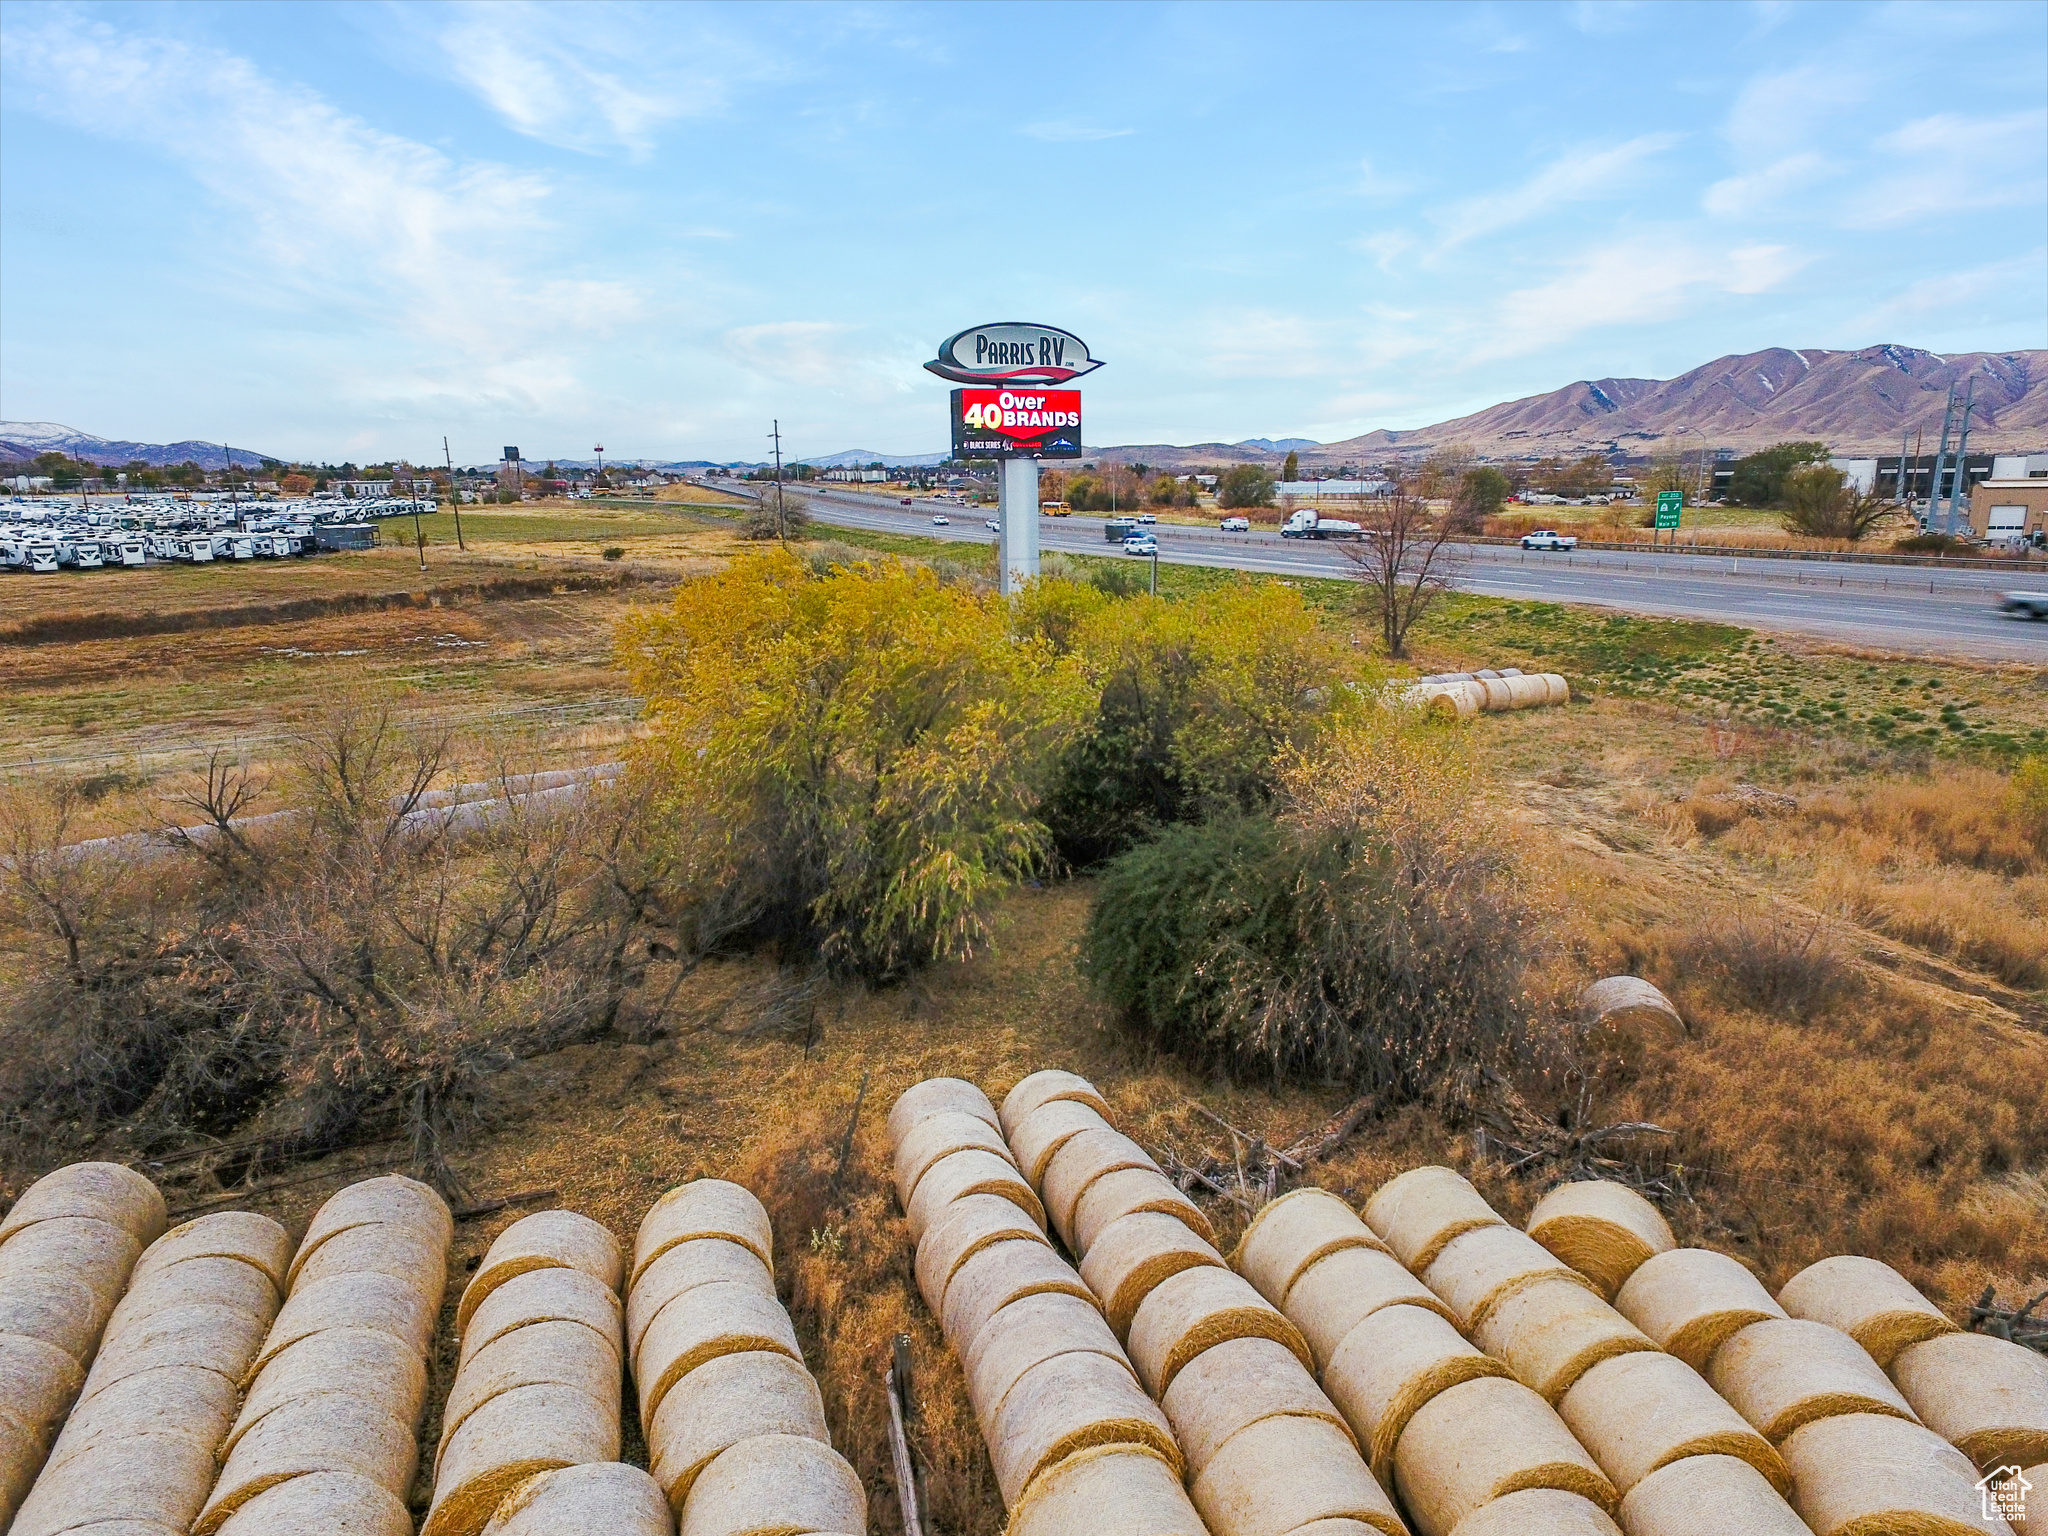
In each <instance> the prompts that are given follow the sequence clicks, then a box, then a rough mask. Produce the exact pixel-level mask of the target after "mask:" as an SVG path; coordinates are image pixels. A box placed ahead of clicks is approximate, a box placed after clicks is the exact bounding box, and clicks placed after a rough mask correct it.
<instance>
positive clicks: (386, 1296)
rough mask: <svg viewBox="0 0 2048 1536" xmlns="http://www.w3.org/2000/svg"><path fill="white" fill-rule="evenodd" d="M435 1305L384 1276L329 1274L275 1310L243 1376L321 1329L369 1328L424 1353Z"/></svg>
mask: <svg viewBox="0 0 2048 1536" xmlns="http://www.w3.org/2000/svg"><path fill="white" fill-rule="evenodd" d="M440 1310H441V1308H440V1298H439V1297H432V1298H429V1297H426V1296H422V1295H421V1294H420V1293H419V1292H418V1291H416V1290H414V1289H413V1288H412V1287H411V1286H409V1285H407V1284H406V1283H405V1282H404V1281H403V1280H398V1279H395V1278H393V1277H392V1276H390V1275H379V1274H358V1275H334V1276H331V1277H330V1278H328V1279H325V1280H322V1281H320V1282H319V1283H318V1284H316V1285H308V1286H302V1287H298V1288H295V1289H294V1290H293V1291H292V1294H291V1295H290V1296H289V1297H287V1298H286V1299H285V1304H284V1305H283V1306H282V1307H281V1308H279V1309H278V1314H277V1321H276V1322H274V1323H272V1324H271V1325H270V1332H269V1333H268V1334H267V1335H265V1336H264V1340H263V1347H262V1348H261V1349H260V1350H258V1351H257V1352H256V1357H255V1359H253V1360H251V1361H250V1362H249V1369H248V1371H247V1373H246V1374H245V1375H244V1377H243V1379H244V1380H245V1381H247V1380H253V1379H254V1378H255V1376H256V1374H257V1372H259V1371H261V1370H262V1369H263V1367H264V1366H265V1365H267V1364H268V1363H269V1362H270V1361H271V1360H273V1359H274V1358H276V1356H277V1355H278V1354H279V1353H280V1352H281V1351H283V1350H286V1349H289V1348H290V1347H291V1346H292V1345H294V1344H296V1343H298V1341H299V1340H300V1339H303V1338H308V1337H310V1336H311V1335H313V1334H316V1333H318V1332H320V1331H321V1330H322V1329H323V1328H374V1329H376V1330H377V1331H378V1332H379V1333H388V1334H390V1335H391V1336H392V1337H393V1338H394V1339H397V1340H398V1341H399V1342H400V1343H401V1344H404V1345H405V1346H406V1347H407V1348H408V1349H410V1350H411V1351H412V1352H413V1353H414V1354H416V1355H420V1356H424V1355H425V1354H426V1352H427V1346H428V1345H429V1344H430V1343H432V1342H433V1338H434V1320H435V1318H436V1316H437V1315H438V1314H439V1312H440Z"/></svg>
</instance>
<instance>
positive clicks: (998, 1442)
mask: <svg viewBox="0 0 2048 1536" xmlns="http://www.w3.org/2000/svg"><path fill="white" fill-rule="evenodd" d="M984 1438H985V1439H986V1440H987V1441H988V1449H989V1459H990V1460H991V1461H992V1462H993V1463H994V1464H995V1473H996V1484H997V1486H998V1487H999V1488H1000V1489H1001V1490H1002V1494H1003V1503H1004V1504H1005V1505H1006V1506H1009V1507H1014V1506H1015V1505H1016V1503H1017V1501H1018V1499H1019V1498H1020V1497H1021V1496H1022V1494H1023V1492H1024V1489H1025V1487H1026V1485H1028V1484H1029V1483H1030V1482H1031V1480H1032V1479H1033V1478H1034V1477H1036V1476H1037V1475H1038V1474H1039V1473H1041V1472H1043V1471H1044V1470H1045V1469H1046V1468H1047V1467H1050V1466H1052V1465H1054V1464H1055V1463H1057V1462H1059V1461H1061V1460H1063V1459H1064V1458H1066V1457H1068V1456H1071V1455H1072V1454H1073V1453H1074V1452H1076V1451H1080V1450H1086V1449H1087V1448H1088V1447H1089V1446H1091V1445H1142V1446H1147V1447H1149V1448H1150V1449H1152V1450H1155V1451H1157V1452H1158V1453H1159V1454H1160V1455H1162V1456H1165V1457H1167V1458H1168V1459H1169V1460H1170V1461H1171V1463H1172V1464H1173V1466H1174V1468H1175V1469H1176V1470H1178V1469H1179V1467H1180V1465H1181V1462H1180V1450H1179V1447H1178V1446H1176V1445H1175V1444H1174V1439H1173V1431H1172V1429H1171V1428H1169V1427H1168V1425H1167V1422H1166V1415H1165V1414H1163V1413H1161V1412H1160V1411H1159V1407H1158V1405H1157V1404H1156V1403H1154V1402H1153V1401H1152V1399H1151V1398H1149V1397H1147V1396H1146V1395H1145V1394H1144V1393H1143V1392H1142V1391H1140V1390H1139V1387H1138V1384H1137V1382H1135V1381H1133V1380H1132V1379H1131V1373H1130V1371H1129V1370H1128V1369H1127V1368H1126V1367H1125V1366H1123V1365H1122V1364H1120V1363H1119V1362H1117V1361H1115V1360H1111V1359H1109V1358H1107V1357H1106V1356H1103V1355H1098V1354H1094V1353H1091V1352H1089V1351H1085V1350H1080V1351H1072V1352H1069V1353H1067V1354H1063V1355H1054V1356H1053V1357H1052V1358H1051V1359H1049V1360H1042V1361H1040V1362H1039V1363H1038V1364H1037V1365H1034V1366H1033V1367H1032V1368H1031V1369H1030V1370H1028V1371H1026V1372H1025V1373H1024V1374H1023V1375H1022V1376H1019V1377H1018V1378H1017V1380H1016V1383H1015V1384H1014V1385H1013V1386H1012V1387H1011V1388H1010V1390H1009V1392H1008V1393H1007V1394H1006V1395H1005V1396H1004V1398H1003V1401H1002V1404H1001V1406H1000V1407H999V1408H998V1409H997V1410H996V1416H995V1418H994V1420H993V1421H992V1422H990V1423H989V1424H988V1425H987V1426H986V1429H985V1431H984Z"/></svg>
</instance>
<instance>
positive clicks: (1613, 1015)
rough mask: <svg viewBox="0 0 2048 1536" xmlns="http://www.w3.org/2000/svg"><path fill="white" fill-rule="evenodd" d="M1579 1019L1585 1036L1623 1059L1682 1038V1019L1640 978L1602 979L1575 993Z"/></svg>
mask: <svg viewBox="0 0 2048 1536" xmlns="http://www.w3.org/2000/svg"><path fill="white" fill-rule="evenodd" d="M1579 1019H1580V1022H1581V1023H1582V1024H1583V1025H1584V1027H1585V1030H1586V1033H1587V1034H1588V1035H1589V1036H1591V1037H1593V1038H1594V1039H1596V1040H1599V1041H1600V1042H1602V1043H1603V1044H1604V1045H1605V1046H1606V1047H1607V1048H1608V1049H1609V1050H1611V1051H1614V1052H1616V1053H1617V1054H1619V1055H1620V1056H1622V1057H1623V1058H1624V1059H1632V1058H1634V1057H1636V1056H1638V1055H1640V1054H1641V1053H1642V1051H1643V1049H1644V1048H1645V1047H1646V1046H1648V1045H1651V1044H1653V1043H1655V1044H1661V1045H1674V1044H1676V1043H1677V1042H1679V1041H1681V1040H1683V1039H1684V1038H1685V1036H1686V1028H1685V1020H1684V1019H1683V1018H1682V1017H1680V1016H1679V1012H1678V1010H1677V1009H1676V1008H1675V1007H1673V1006H1672V1003H1671V999H1670V998H1668V997H1666V996H1665V995H1664V994H1663V993H1662V992H1660V991H1658V990H1657V988H1656V987H1655V986H1653V985H1652V984H1651V983H1649V982H1647V981H1645V980H1643V978H1642V977H1640V976H1603V977H1601V978H1600V980H1598V981H1595V982H1589V983H1588V984H1587V986H1586V988H1585V989H1584V990H1583V991H1582V992H1580V993H1579Z"/></svg>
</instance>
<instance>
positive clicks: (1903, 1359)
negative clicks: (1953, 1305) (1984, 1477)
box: [1892, 1333, 2048, 1501]
mask: <svg viewBox="0 0 2048 1536" xmlns="http://www.w3.org/2000/svg"><path fill="white" fill-rule="evenodd" d="M1892 1379H1893V1380H1894V1381H1896V1382H1897V1383H1898V1386H1899V1390H1900V1391H1901V1392H1902V1393H1904V1394H1905V1398H1906V1401H1907V1402H1908V1403H1910V1404H1912V1406H1913V1411H1914V1412H1915V1413H1917V1414H1918V1415H1919V1416H1920V1422H1921V1423H1923V1424H1925V1425H1926V1426H1927V1427H1928V1428H1929V1429H1931V1430H1933V1431H1934V1432H1935V1433H1936V1434H1937V1435H1939V1436H1941V1438H1942V1439H1944V1440H1946V1441H1948V1443H1949V1444H1950V1445H1953V1446H1954V1447H1955V1448H1956V1449H1957V1450H1959V1451H1961V1452H1962V1453H1963V1454H1964V1455H1965V1456H1967V1457H1969V1458H1970V1460H1972V1461H1973V1462H1975V1463H1976V1464H1977V1465H1978V1466H1980V1467H1986V1468H1989V1467H1996V1466H2018V1467H2025V1466H2031V1465H2032V1464H2033V1463H2035V1462H2038V1461H2048V1358H2043V1357H2042V1356H2041V1355H2038V1354H2036V1353H2035V1352H2034V1351H2033V1350H2031V1349H2028V1348H2026V1347H2025V1346H2024V1345H2020V1344H2014V1343H2010V1342H2009V1341H2007V1340H2005V1339H1999V1338H1994V1337H1992V1336H1991V1335H1990V1334H1988V1333H1952V1334H1947V1335H1944V1336H1943V1337H1941V1338H1935V1339H1926V1340H1923V1341H1922V1342H1920V1343H1918V1344H1912V1345H1908V1346H1907V1347H1906V1348H1905V1349H1902V1350H1901V1351H1899V1355H1898V1358H1897V1359H1896V1360H1894V1361H1893V1362H1892ZM2041 1498H2042V1499H2043V1500H2044V1501H2048V1486H2044V1487H2043V1488H2042V1490H2041Z"/></svg>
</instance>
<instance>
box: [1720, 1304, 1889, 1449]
mask: <svg viewBox="0 0 2048 1536" xmlns="http://www.w3.org/2000/svg"><path fill="white" fill-rule="evenodd" d="M1707 1379H1708V1380H1709V1381H1711V1382H1712V1383H1713V1384H1714V1390H1715V1391H1716V1392H1719V1393H1720V1394H1721V1395H1722V1396H1723V1397H1725V1398H1727V1399H1728V1401H1729V1403H1730V1404H1731V1405H1732V1406H1733V1407H1734V1409H1735V1411H1736V1412H1737V1413H1739V1414H1741V1415H1742V1416H1743V1417H1744V1418H1745V1419H1747V1420H1749V1422H1750V1423H1752V1424H1754V1425H1755V1426H1756V1427H1757V1428H1758V1429H1760V1430H1762V1431H1763V1433H1764V1436H1765V1438H1766V1439H1768V1440H1769V1441H1770V1442H1771V1443H1772V1444H1773V1445H1776V1444H1778V1443H1779V1442H1780V1441H1782V1440H1783V1439H1784V1438H1785V1437H1786V1436H1787V1435H1789V1434H1791V1433H1792V1431H1794V1430H1795V1429H1798V1428H1799V1427H1800V1426H1801V1425H1802V1424H1810V1423H1812V1422H1813V1421H1814V1420H1815V1419H1824V1418H1834V1417H1837V1416H1838V1415H1841V1414H1845V1413H1853V1414H1896V1415H1897V1416H1898V1417H1899V1418H1902V1419H1912V1418H1913V1410H1912V1409H1911V1408H1910V1407H1908V1406H1907V1404H1906V1400H1905V1398H1903V1397H1901V1396H1900V1395H1899V1389H1898V1388H1897V1387H1895V1386H1893V1385H1892V1384H1891V1383H1890V1382H1889V1381H1887V1380H1886V1379H1885V1374H1884V1372H1883V1371H1880V1370H1879V1369H1878V1368H1877V1362H1876V1361H1874V1360H1872V1359H1871V1358H1870V1356H1869V1355H1868V1354H1867V1353H1865V1352H1864V1348H1863V1346H1862V1345H1861V1344H1858V1343H1857V1342H1856V1341H1855V1340H1854V1339H1852V1338H1850V1337H1849V1335H1847V1334H1846V1333H1842V1332H1840V1331H1839V1330H1837V1329H1834V1328H1830V1327H1828V1326H1827V1325H1826V1324H1825V1323H1806V1322H1799V1321H1797V1320H1795V1319H1792V1318H1769V1319H1766V1320H1765V1321H1763V1322H1761V1323H1751V1324H1750V1325H1749V1326H1748V1327H1747V1328H1745V1329H1743V1330H1742V1332H1740V1333H1738V1334H1736V1335H1735V1337H1734V1338H1732V1339H1730V1340H1729V1341H1728V1342H1727V1343H1726V1344H1723V1345H1722V1346H1721V1348H1720V1349H1719V1350H1718V1351H1717V1352H1716V1353H1715V1355H1714V1358H1713V1360H1712V1361H1711V1362H1710V1363H1709V1364H1708V1366H1707ZM1916 1422H1917V1421H1916Z"/></svg>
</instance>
